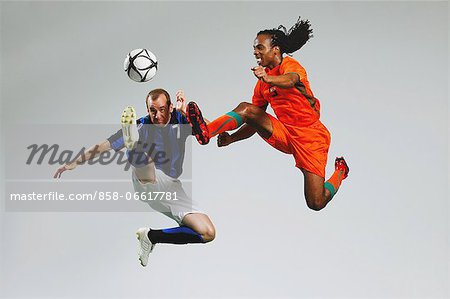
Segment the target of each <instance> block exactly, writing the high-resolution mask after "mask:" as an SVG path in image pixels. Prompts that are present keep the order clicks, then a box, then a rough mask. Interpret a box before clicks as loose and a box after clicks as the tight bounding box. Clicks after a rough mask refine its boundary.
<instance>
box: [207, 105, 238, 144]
mask: <svg viewBox="0 0 450 299" xmlns="http://www.w3.org/2000/svg"><path fill="white" fill-rule="evenodd" d="M242 123H243V122H242V117H241V116H240V115H239V114H237V113H236V112H234V111H231V112H228V113H227V114H225V115H222V116H221V117H219V118H217V119H215V120H213V121H212V122H210V123H209V124H208V130H209V137H211V138H212V137H214V136H216V135H219V134H220V133H223V132H226V131H231V130H234V129H237V128H239V127H240V126H241V125H242Z"/></svg>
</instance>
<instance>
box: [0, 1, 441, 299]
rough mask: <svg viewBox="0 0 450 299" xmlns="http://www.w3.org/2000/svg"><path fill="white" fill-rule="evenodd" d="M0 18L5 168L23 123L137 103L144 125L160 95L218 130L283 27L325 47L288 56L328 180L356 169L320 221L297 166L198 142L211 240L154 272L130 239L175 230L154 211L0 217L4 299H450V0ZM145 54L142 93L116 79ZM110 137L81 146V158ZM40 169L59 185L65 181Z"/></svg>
mask: <svg viewBox="0 0 450 299" xmlns="http://www.w3.org/2000/svg"><path fill="white" fill-rule="evenodd" d="M0 9H1V25H0V30H1V48H0V49H1V101H2V105H1V119H2V155H1V159H2V170H5V167H4V165H5V161H6V160H7V159H9V156H10V155H13V154H14V153H8V152H5V146H4V145H5V142H8V140H5V139H6V138H4V137H5V132H6V131H8V130H9V128H11V126H14V125H15V124H18V123H22V124H28V125H32V124H54V125H58V124H74V125H76V124H83V125H86V124H91V125H95V124H102V125H114V124H117V125H118V120H119V116H120V113H121V111H122V109H123V107H124V106H125V105H134V106H135V107H136V108H137V110H138V112H139V113H140V114H144V113H145V106H144V105H145V104H144V98H145V95H146V94H147V92H148V91H149V90H151V89H153V88H156V87H163V88H165V89H167V90H168V91H169V92H170V93H171V94H172V95H174V94H175V92H176V90H177V89H179V88H181V89H184V90H185V92H186V94H187V96H188V98H189V99H192V100H196V101H197V102H198V103H199V104H200V105H201V106H202V108H203V112H204V115H205V116H206V117H207V118H209V119H213V118H215V117H218V116H220V115H221V114H223V113H225V112H228V111H229V110H230V109H232V108H234V107H235V105H237V104H238V103H239V102H240V101H250V97H251V95H252V91H253V87H254V84H255V82H256V80H255V78H254V77H253V75H252V73H251V71H250V68H251V67H252V66H254V65H255V60H254V57H253V55H252V42H253V39H254V37H255V35H256V33H257V32H258V31H259V30H262V29H266V28H272V27H276V26H278V25H279V24H284V25H285V26H286V27H288V28H289V27H290V26H291V25H292V24H293V23H294V22H295V21H296V19H297V17H298V16H299V15H301V16H302V17H305V18H308V19H309V20H310V21H311V23H312V27H313V29H314V38H313V39H312V40H311V41H310V42H309V43H308V44H307V45H306V46H305V47H304V48H303V49H302V50H300V51H299V52H297V53H295V55H294V57H295V58H296V59H299V60H300V62H301V63H302V65H303V66H304V67H305V68H306V70H307V72H308V75H309V80H310V83H311V87H312V90H313V92H314V93H315V95H316V97H318V98H319V99H320V100H321V104H322V117H321V119H322V121H323V123H324V124H325V125H326V126H327V127H328V128H329V130H330V131H331V133H332V145H331V149H330V153H329V165H328V167H327V177H328V176H329V175H330V174H331V173H332V171H333V165H332V163H333V161H334V157H335V156H338V155H345V157H346V158H347V161H348V163H349V165H350V167H351V172H350V176H349V178H348V179H347V180H346V181H344V183H343V185H342V187H341V189H340V191H339V193H338V194H337V195H336V197H335V199H334V200H333V201H332V202H331V203H330V204H329V206H328V207H327V208H326V209H325V210H323V211H321V212H314V211H311V210H308V209H307V207H306V204H305V201H304V198H303V178H302V175H301V173H300V171H298V170H297V169H296V168H295V167H294V161H293V159H292V157H291V156H288V155H284V154H282V153H280V152H277V151H276V150H274V149H272V148H271V147H270V146H268V145H267V144H265V143H264V142H263V141H262V140H261V139H260V138H259V137H258V136H254V137H253V138H252V139H251V140H248V141H246V142H241V143H238V144H234V145H232V146H230V147H228V148H222V149H218V148H217V147H216V146H215V140H213V141H212V142H211V144H210V145H208V146H205V147H201V146H199V145H197V144H193V196H194V198H195V199H196V200H197V201H198V202H199V203H200V205H201V207H202V208H203V209H204V210H205V211H207V212H208V214H209V215H210V217H211V218H212V220H213V221H214V223H215V225H216V228H217V238H216V240H215V241H214V242H212V243H210V244H208V245H192V246H170V245H158V246H157V247H156V249H155V251H154V253H153V254H152V255H151V257H150V263H149V266H148V267H147V268H142V267H141V266H140V265H139V263H138V260H137V241H136V239H135V236H134V231H135V230H136V229H137V228H138V227H140V226H151V227H154V228H160V227H168V226H174V224H175V223H174V222H172V221H170V219H168V218H165V217H164V216H162V215H160V214H156V213H151V212H150V211H149V208H148V207H147V206H146V205H144V204H142V212H136V213H107V212H104V213H101V212H100V213H58V212H54V213H12V212H5V211H4V206H3V203H2V213H1V221H0V225H1V247H0V248H1V273H2V274H1V279H0V290H1V295H2V297H4V298H51V297H53V298H99V297H110V298H111V297H121V298H139V297H141V298H143V297H148V298H448V296H449V289H448V285H449V252H450V251H449V249H450V248H449V247H450V246H449V239H448V236H449V225H448V215H449V209H448V182H449V181H448V151H447V149H448V114H447V113H448V27H449V23H448V3H447V2H392V3H391V2H380V3H376V2H318V3H311V2H286V3H282V2H276V3H275V2H261V3H260V2H234V3H220V2H216V3H212V2H180V3H179V2H169V3H165V2H92V3H90V2H18V3H14V2H2V3H1V4H0ZM141 47H145V48H148V49H150V50H151V51H153V52H154V53H155V54H156V56H157V57H158V59H159V71H158V73H157V75H156V77H155V78H154V79H153V80H152V81H150V82H148V83H145V84H138V83H134V82H132V81H131V80H129V79H128V78H127V77H126V75H125V73H124V72H123V71H122V65H123V59H124V57H125V55H126V54H127V53H128V52H129V51H130V50H131V49H134V48H141ZM105 137H107V136H100V135H99V136H91V135H89V136H86V139H85V140H82V139H77V140H71V141H70V142H72V143H73V144H74V146H76V147H77V148H74V150H77V149H78V147H82V146H89V145H91V144H92V142H95V141H100V140H102V139H103V138H105ZM68 138H69V139H70V137H68ZM43 169H45V171H43V172H42V179H50V178H51V177H52V175H53V171H54V170H56V167H50V168H43ZM118 171H119V167H118ZM88 173H90V168H88V167H86V168H83V166H82V167H80V168H78V169H76V170H75V171H72V172H66V173H64V174H63V175H64V178H65V179H67V180H69V179H79V180H82V179H84V178H86V176H88ZM5 175H7V174H5V171H2V180H1V181H2V186H3V187H4V186H5ZM129 188H130V190H132V185H131V182H130V185H129ZM3 190H4V189H2V194H1V198H2V202H4V200H6V199H5V194H4V192H3Z"/></svg>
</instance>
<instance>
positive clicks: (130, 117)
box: [120, 106, 139, 150]
mask: <svg viewBox="0 0 450 299" xmlns="http://www.w3.org/2000/svg"><path fill="white" fill-rule="evenodd" d="M120 124H121V125H122V134H123V143H124V145H125V147H126V148H127V149H129V150H131V149H133V148H134V146H135V144H136V142H137V141H138V140H139V131H138V129H137V124H136V110H134V107H132V106H127V107H125V109H124V110H123V112H122V116H121V117H120Z"/></svg>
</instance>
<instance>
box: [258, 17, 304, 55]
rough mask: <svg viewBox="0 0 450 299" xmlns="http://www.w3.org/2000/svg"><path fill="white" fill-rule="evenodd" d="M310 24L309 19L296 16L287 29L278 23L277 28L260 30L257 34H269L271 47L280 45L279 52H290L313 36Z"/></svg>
mask: <svg viewBox="0 0 450 299" xmlns="http://www.w3.org/2000/svg"><path fill="white" fill-rule="evenodd" d="M310 26H311V24H310V23H309V20H301V19H300V17H298V20H297V22H296V23H295V24H294V26H292V27H291V29H289V31H287V30H286V27H284V26H283V25H280V26H278V28H277V29H275V28H274V29H266V30H262V31H260V32H258V34H257V35H260V34H267V35H270V36H271V37H272V47H275V46H278V47H280V51H281V54H283V53H287V54H291V53H294V52H295V51H297V50H298V49H300V48H301V47H303V45H304V44H306V42H307V41H308V40H309V39H310V38H311V37H313V35H312V29H311V28H310Z"/></svg>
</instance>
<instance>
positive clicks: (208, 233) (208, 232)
mask: <svg viewBox="0 0 450 299" xmlns="http://www.w3.org/2000/svg"><path fill="white" fill-rule="evenodd" d="M200 235H201V236H202V239H203V241H204V242H205V243H208V242H211V241H212V240H214V239H215V238H216V230H215V228H214V227H208V228H206V229H204V230H202V232H200Z"/></svg>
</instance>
